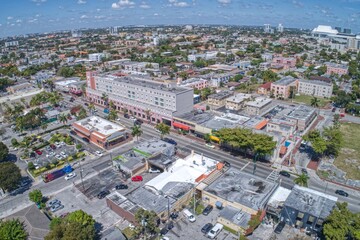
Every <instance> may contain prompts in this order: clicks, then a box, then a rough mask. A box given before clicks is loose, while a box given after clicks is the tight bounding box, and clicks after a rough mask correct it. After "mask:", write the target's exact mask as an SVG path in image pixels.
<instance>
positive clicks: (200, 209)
mask: <svg viewBox="0 0 360 240" xmlns="http://www.w3.org/2000/svg"><path fill="white" fill-rule="evenodd" d="M204 208H205V206H204V205H202V204H198V205H197V206H196V208H195V214H196V215H200V214H202V212H203V211H204Z"/></svg>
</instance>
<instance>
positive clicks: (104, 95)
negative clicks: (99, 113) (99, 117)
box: [101, 93, 109, 106]
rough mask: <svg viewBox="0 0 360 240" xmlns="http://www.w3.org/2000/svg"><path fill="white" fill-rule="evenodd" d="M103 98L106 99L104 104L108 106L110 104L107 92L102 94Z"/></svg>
mask: <svg viewBox="0 0 360 240" xmlns="http://www.w3.org/2000/svg"><path fill="white" fill-rule="evenodd" d="M101 100H103V101H104V105H105V106H107V105H108V104H109V102H108V101H109V96H108V95H107V94H106V93H103V94H102V96H101Z"/></svg>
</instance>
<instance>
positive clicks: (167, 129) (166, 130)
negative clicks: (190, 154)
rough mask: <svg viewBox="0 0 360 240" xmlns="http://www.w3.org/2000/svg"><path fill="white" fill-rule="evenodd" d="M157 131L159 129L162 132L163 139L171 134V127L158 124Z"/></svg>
mask: <svg viewBox="0 0 360 240" xmlns="http://www.w3.org/2000/svg"><path fill="white" fill-rule="evenodd" d="M155 129H157V130H158V131H159V132H160V138H161V139H163V137H164V135H166V134H169V133H170V126H169V125H166V124H165V123H158V124H156V126H155Z"/></svg>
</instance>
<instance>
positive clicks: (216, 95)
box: [208, 91, 233, 100]
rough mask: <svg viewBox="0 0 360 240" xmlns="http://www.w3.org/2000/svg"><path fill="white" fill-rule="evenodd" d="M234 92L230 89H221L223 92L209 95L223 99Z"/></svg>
mask: <svg viewBox="0 0 360 240" xmlns="http://www.w3.org/2000/svg"><path fill="white" fill-rule="evenodd" d="M232 94H233V92H230V91H221V92H218V93H214V94H211V95H209V96H208V98H212V99H217V100H222V99H225V98H227V97H229V96H231V95H232Z"/></svg>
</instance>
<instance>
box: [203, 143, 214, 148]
mask: <svg viewBox="0 0 360 240" xmlns="http://www.w3.org/2000/svg"><path fill="white" fill-rule="evenodd" d="M205 146H207V147H208V148H212V149H214V148H215V146H214V145H212V144H210V143H207V144H205Z"/></svg>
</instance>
